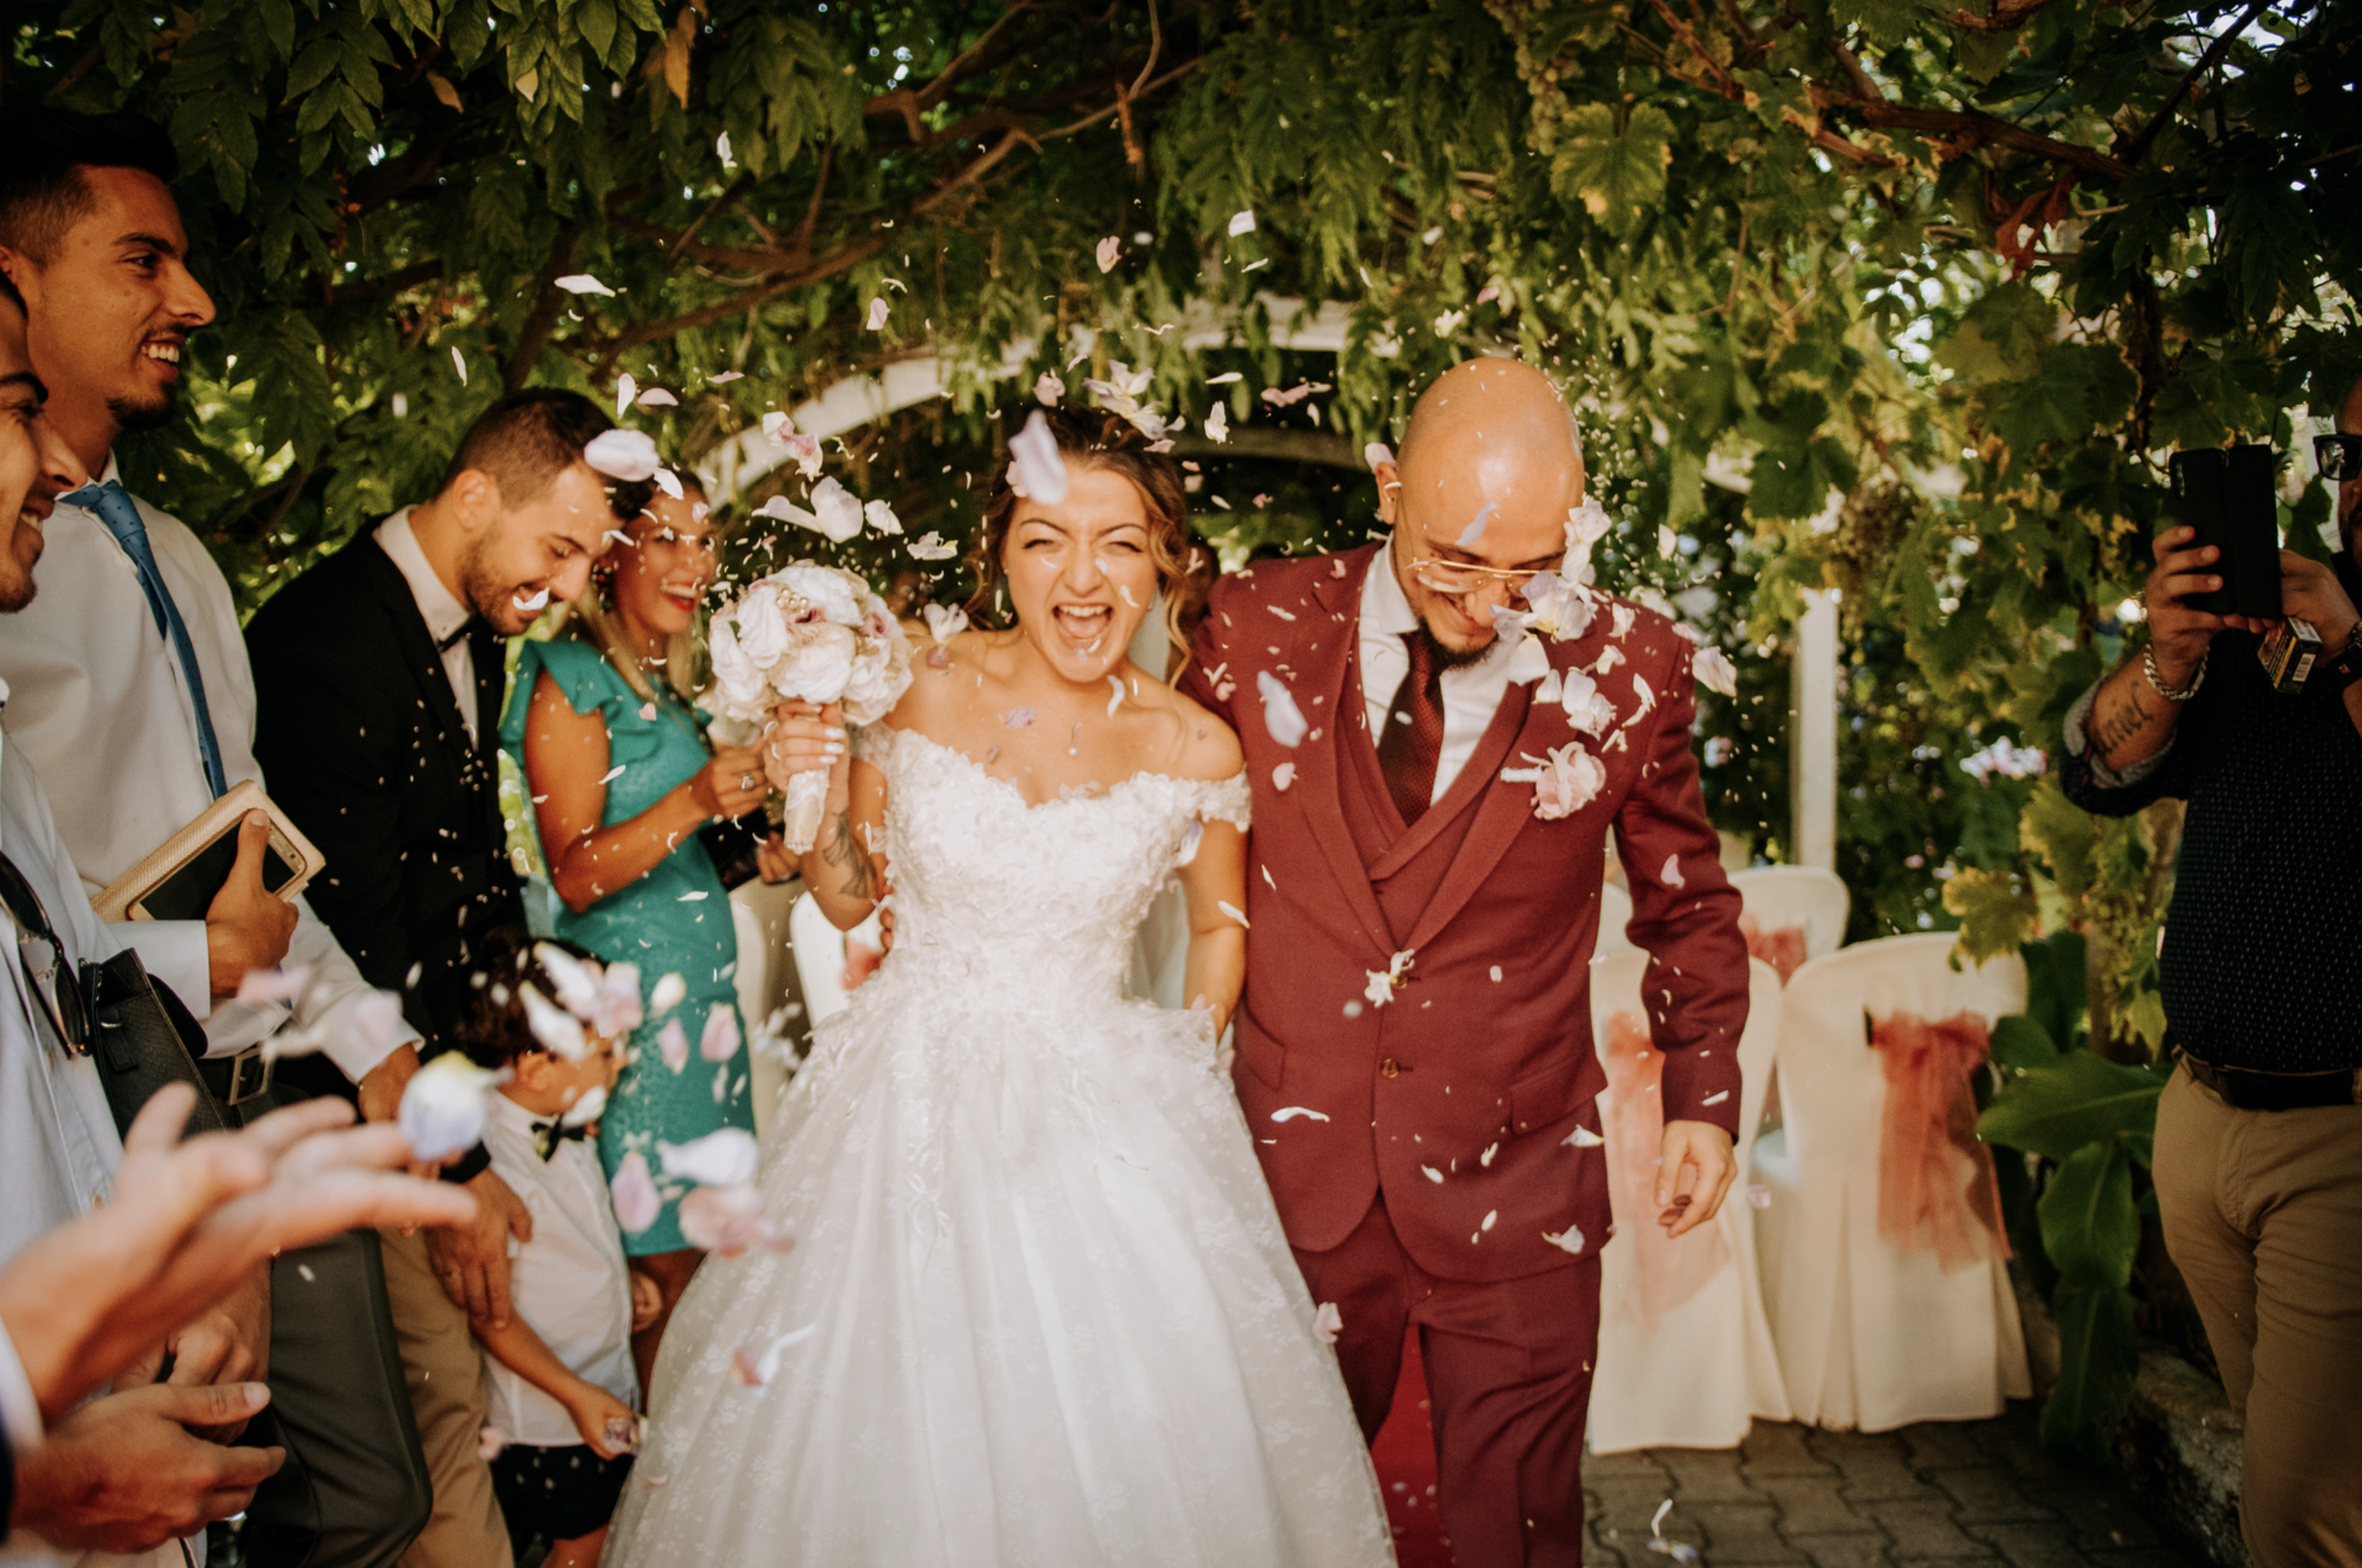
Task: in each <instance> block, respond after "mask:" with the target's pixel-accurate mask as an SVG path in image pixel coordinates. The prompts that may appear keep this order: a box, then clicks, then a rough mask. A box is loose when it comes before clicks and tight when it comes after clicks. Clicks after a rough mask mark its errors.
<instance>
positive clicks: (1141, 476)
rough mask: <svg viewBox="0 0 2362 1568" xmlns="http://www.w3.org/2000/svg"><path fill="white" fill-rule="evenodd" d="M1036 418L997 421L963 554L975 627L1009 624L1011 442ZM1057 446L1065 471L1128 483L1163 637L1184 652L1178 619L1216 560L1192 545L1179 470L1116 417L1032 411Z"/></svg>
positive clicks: (1013, 499)
mask: <svg viewBox="0 0 2362 1568" xmlns="http://www.w3.org/2000/svg"><path fill="white" fill-rule="evenodd" d="M1036 412H1037V411H1036V410H1035V409H1032V408H1017V409H1012V410H1009V411H1007V412H1005V413H1002V415H1001V429H1000V431H999V433H998V434H997V436H996V437H995V439H994V442H993V444H994V446H996V447H997V448H999V449H1000V452H1001V461H1000V462H999V464H998V466H996V467H995V468H994V469H993V471H992V488H991V491H990V493H989V498H988V499H987V500H986V501H985V503H984V526H983V527H982V528H980V529H978V530H977V534H976V543H975V544H974V545H972V546H971V547H970V549H969V552H968V568H969V569H970V570H972V571H973V572H975V574H976V592H975V594H974V595H973V596H972V597H971V598H970V599H969V600H968V603H967V613H968V616H969V617H970V618H971V619H972V620H974V621H975V622H976V624H977V625H978V626H988V627H1001V626H1006V625H1008V624H1009V623H1010V620H1011V616H1010V613H1009V611H1008V610H1007V609H1006V607H1005V606H1004V605H1003V604H1001V584H1002V582H1003V581H1004V579H1005V578H1006V576H1007V573H1006V572H1005V571H1004V569H1002V567H1001V553H1002V552H1003V551H1004V550H1005V549H1007V547H1008V544H1009V524H1010V521H1011V520H1012V519H1013V517H1014V516H1015V515H1016V510H1017V501H1018V498H1019V497H1018V496H1017V492H1016V490H1015V489H1014V488H1013V486H1012V485H1010V483H1009V468H1010V461H1009V438H1010V437H1013V436H1014V435H1016V434H1017V432H1019V431H1020V430H1023V429H1024V428H1025V421H1026V420H1027V419H1028V418H1030V417H1031V416H1032V415H1033V414H1034V413H1036ZM1038 412H1039V413H1040V414H1041V416H1042V423H1043V424H1044V425H1047V426H1049V437H1050V439H1051V440H1052V441H1055V442H1056V443H1057V444H1058V455H1059V456H1060V457H1061V458H1062V459H1064V460H1065V462H1066V466H1067V467H1068V468H1070V469H1091V468H1104V469H1108V470H1109V471H1111V472H1113V473H1120V474H1121V475H1123V477H1124V478H1126V479H1129V480H1131V481H1132V484H1133V488H1134V489H1136V490H1138V491H1139V492H1140V501H1141V506H1142V509H1144V510H1145V511H1146V513H1147V514H1148V558H1149V560H1150V561H1152V562H1153V563H1155V565H1156V568H1157V591H1158V592H1160V593H1162V594H1163V595H1164V599H1165V630H1166V633H1167V635H1169V637H1170V638H1171V639H1172V640H1173V642H1174V643H1175V645H1176V646H1178V647H1181V648H1182V649H1186V648H1187V647H1188V646H1189V639H1188V637H1187V635H1185V633H1186V632H1187V631H1188V630H1189V629H1193V628H1187V627H1185V626H1184V624H1183V622H1182V618H1181V617H1182V616H1184V615H1185V614H1186V613H1187V611H1188V610H1189V608H1190V607H1191V606H1193V605H1195V604H1200V603H1202V602H1203V601H1204V599H1205V586H1206V580H1208V579H1210V578H1211V577H1212V576H1213V572H1214V553H1213V552H1212V551H1211V550H1208V549H1207V548H1206V547H1205V545H1201V544H1199V543H1198V542H1197V541H1196V540H1195V539H1193V538H1192V537H1191V535H1190V532H1189V522H1188V514H1189V499H1188V496H1187V493H1186V492H1185V491H1184V490H1183V489H1182V486H1181V464H1179V463H1177V462H1175V461H1173V460H1172V457H1171V455H1170V454H1169V453H1167V452H1158V451H1152V450H1150V449H1149V447H1150V443H1149V440H1148V437H1145V436H1144V435H1142V434H1141V433H1140V431H1139V430H1138V429H1137V428H1135V427H1134V426H1133V424H1132V422H1131V421H1130V420H1128V419H1126V418H1124V417H1123V416H1122V415H1121V414H1118V413H1109V412H1108V411H1107V410H1105V409H1067V408H1046V409H1041V410H1039V411H1038Z"/></svg>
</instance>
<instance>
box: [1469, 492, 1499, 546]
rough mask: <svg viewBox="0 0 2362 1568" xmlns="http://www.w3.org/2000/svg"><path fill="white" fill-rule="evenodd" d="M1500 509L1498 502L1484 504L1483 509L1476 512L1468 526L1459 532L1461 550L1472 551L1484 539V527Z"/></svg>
mask: <svg viewBox="0 0 2362 1568" xmlns="http://www.w3.org/2000/svg"><path fill="white" fill-rule="evenodd" d="M1500 509H1501V506H1500V503H1499V502H1497V501H1487V502H1485V503H1484V505H1483V507H1482V508H1481V509H1479V510H1478V512H1477V514H1476V516H1475V517H1474V518H1473V519H1471V520H1470V521H1469V525H1468V526H1467V527H1466V528H1464V529H1462V530H1460V540H1459V544H1460V548H1461V549H1463V550H1472V549H1474V548H1476V543H1477V541H1478V540H1480V539H1481V538H1483V537H1484V530H1485V525H1486V524H1488V523H1490V522H1491V521H1493V513H1494V512H1497V511H1499V510H1500Z"/></svg>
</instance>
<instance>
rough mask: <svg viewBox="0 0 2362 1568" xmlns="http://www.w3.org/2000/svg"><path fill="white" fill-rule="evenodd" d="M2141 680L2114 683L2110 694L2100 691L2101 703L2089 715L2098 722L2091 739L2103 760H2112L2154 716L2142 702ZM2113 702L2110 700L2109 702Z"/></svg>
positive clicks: (2145, 727)
mask: <svg viewBox="0 0 2362 1568" xmlns="http://www.w3.org/2000/svg"><path fill="white" fill-rule="evenodd" d="M2140 686H2141V681H2140V676H2138V675H2137V674H2136V675H2135V676H2133V678H2132V679H2130V680H2128V681H2121V682H2118V683H2116V689H2114V690H2113V691H2111V690H2108V689H2106V688H2103V689H2102V690H2101V692H2100V700H2099V701H2098V702H2096V703H2095V704H2093V707H2094V708H2095V709H2097V710H2098V711H2097V712H2094V713H2093V714H2092V717H2093V718H2094V719H2096V720H2097V721H2098V723H2097V724H2095V725H2094V726H2093V728H2092V742H2093V743H2094V744H2095V745H2096V746H2097V747H2098V748H2099V752H2100V756H2101V758H2102V759H2103V760H2106V759H2109V758H2113V757H2114V756H2115V755H2116V750H2117V748H2120V747H2122V746H2123V745H2124V743H2125V742H2126V741H2128V740H2130V739H2131V738H2132V737H2133V736H2137V735H2139V734H2140V732H2141V731H2142V730H2144V729H2147V728H2148V727H2149V723H2150V721H2151V720H2152V719H2153V718H2155V717H2156V714H2155V713H2154V712H2152V711H2151V710H2150V708H2149V705H2148V704H2147V703H2146V702H2144V701H2142V700H2141V697H2140ZM2111 697H2113V698H2115V699H2116V700H2114V701H2110V700H2109V699H2110V698H2111Z"/></svg>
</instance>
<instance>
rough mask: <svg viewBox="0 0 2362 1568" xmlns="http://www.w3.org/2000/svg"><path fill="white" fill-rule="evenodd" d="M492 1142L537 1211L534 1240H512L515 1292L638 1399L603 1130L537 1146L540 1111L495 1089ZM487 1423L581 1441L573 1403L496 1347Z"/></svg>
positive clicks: (559, 1345) (609, 1382)
mask: <svg viewBox="0 0 2362 1568" xmlns="http://www.w3.org/2000/svg"><path fill="white" fill-rule="evenodd" d="M486 1107H487V1109H486V1115H485V1119H484V1147H485V1150H486V1153H488V1154H490V1155H491V1156H492V1168H493V1170H494V1171H495V1172H496V1173H497V1174H498V1176H499V1178H500V1179H501V1180H503V1181H505V1182H507V1183H508V1184H509V1189H510V1191H512V1192H514V1193H516V1195H517V1198H518V1200H519V1201H520V1202H521V1203H523V1204H524V1205H525V1211H526V1212H527V1213H528V1214H530V1215H533V1220H534V1239H532V1240H530V1241H526V1242H522V1243H518V1242H513V1241H512V1242H511V1243H510V1263H509V1299H510V1303H511V1305H512V1306H513V1307H514V1309H515V1311H516V1313H517V1315H518V1316H519V1317H521V1318H522V1319H523V1320H524V1321H525V1323H527V1324H528V1325H530V1326H531V1327H532V1329H533V1331H534V1333H535V1334H537V1335H540V1336H541V1341H542V1343H543V1344H544V1345H546V1346H548V1347H549V1350H550V1354H551V1355H553V1356H556V1357H557V1358H558V1360H560V1361H561V1362H563V1363H565V1365H566V1368H567V1370H568V1371H571V1372H572V1373H573V1374H574V1375H575V1376H576V1377H579V1378H581V1379H582V1380H583V1381H584V1382H592V1383H596V1384H597V1385H598V1386H599V1387H601V1388H604V1389H605V1390H606V1391H607V1392H608V1393H609V1394H614V1395H615V1396H616V1397H617V1399H620V1400H622V1401H623V1402H624V1403H625V1404H626V1405H629V1406H632V1407H633V1408H635V1409H636V1408H638V1406H639V1403H640V1379H639V1374H638V1373H637V1372H635V1371H633V1369H632V1364H631V1280H630V1275H629V1273H628V1272H627V1270H626V1268H625V1264H624V1261H623V1232H622V1231H621V1230H620V1229H619V1228H618V1227H617V1225H616V1222H615V1205H614V1204H613V1203H612V1202H611V1201H610V1200H609V1199H608V1197H607V1183H606V1176H605V1172H604V1171H603V1170H602V1169H601V1167H600V1166H599V1156H598V1153H597V1149H598V1145H597V1143H596V1141H595V1140H594V1139H591V1138H583V1139H565V1140H561V1141H560V1142H559V1143H558V1147H557V1149H556V1150H555V1151H553V1152H552V1153H551V1155H550V1157H549V1158H548V1159H546V1160H545V1159H543V1158H542V1157H541V1155H539V1154H538V1153H536V1152H535V1151H534V1122H536V1121H546V1120H549V1118H547V1117H543V1116H536V1115H534V1113H533V1112H532V1111H529V1110H527V1109H526V1108H525V1107H522V1106H521V1105H519V1104H518V1103H517V1102H516V1101H514V1100H512V1099H510V1097H509V1096H508V1095H504V1094H501V1093H499V1092H498V1090H495V1091H494V1092H493V1093H492V1094H491V1095H487V1096H486ZM484 1375H485V1382H486V1384H487V1385H488V1390H489V1400H488V1403H487V1406H486V1408H487V1412H488V1413H487V1415H486V1422H487V1423H488V1424H489V1425H491V1426H495V1427H498V1428H499V1429H500V1430H502V1431H503V1432H505V1433H507V1434H508V1437H509V1441H510V1442H522V1443H527V1444H530V1445H532V1446H534V1447H536V1448H564V1447H570V1446H571V1445H573V1444H575V1443H579V1442H582V1433H581V1432H580V1431H579V1430H576V1428H575V1426H574V1418H573V1417H572V1416H570V1415H568V1414H567V1413H566V1406H563V1405H560V1404H559V1403H558V1401H557V1400H556V1399H553V1398H552V1397H550V1396H549V1395H548V1394H545V1393H543V1392H542V1391H541V1389H540V1388H538V1387H537V1386H535V1385H534V1383H533V1382H529V1381H528V1380H527V1379H526V1378H525V1377H524V1375H523V1374H522V1373H520V1372H517V1371H511V1370H510V1368H508V1367H506V1366H504V1365H502V1364H501V1362H500V1361H499V1360H498V1359H497V1358H496V1357H494V1356H492V1355H490V1354H488V1353H487V1354H486V1356H485V1358H484Z"/></svg>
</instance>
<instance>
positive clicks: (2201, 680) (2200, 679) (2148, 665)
mask: <svg viewBox="0 0 2362 1568" xmlns="http://www.w3.org/2000/svg"><path fill="white" fill-rule="evenodd" d="M2208 652H2212V649H2209V650H2208ZM2140 668H2141V672H2142V673H2143V674H2145V675H2146V676H2148V677H2149V684H2150V685H2151V686H2153V687H2155V688H2157V695H2158V696H2160V697H2162V698H2164V700H2166V701H2168V702H2187V701H2188V700H2190V699H2191V698H2193V697H2195V696H2197V695H2198V693H2199V688H2200V687H2203V686H2204V685H2205V684H2206V654H2204V653H2201V654H2200V655H2199V658H2198V673H2197V674H2196V675H2193V676H2190V677H2189V684H2188V686H2186V687H2184V688H2180V689H2179V690H2176V689H2175V688H2173V687H2170V686H2167V685H2166V684H2165V677H2164V676H2163V675H2160V674H2159V673H2158V671H2157V647H2156V644H2155V643H2153V642H2152V643H2151V644H2150V645H2149V646H2148V647H2146V648H2143V649H2142V650H2140Z"/></svg>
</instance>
